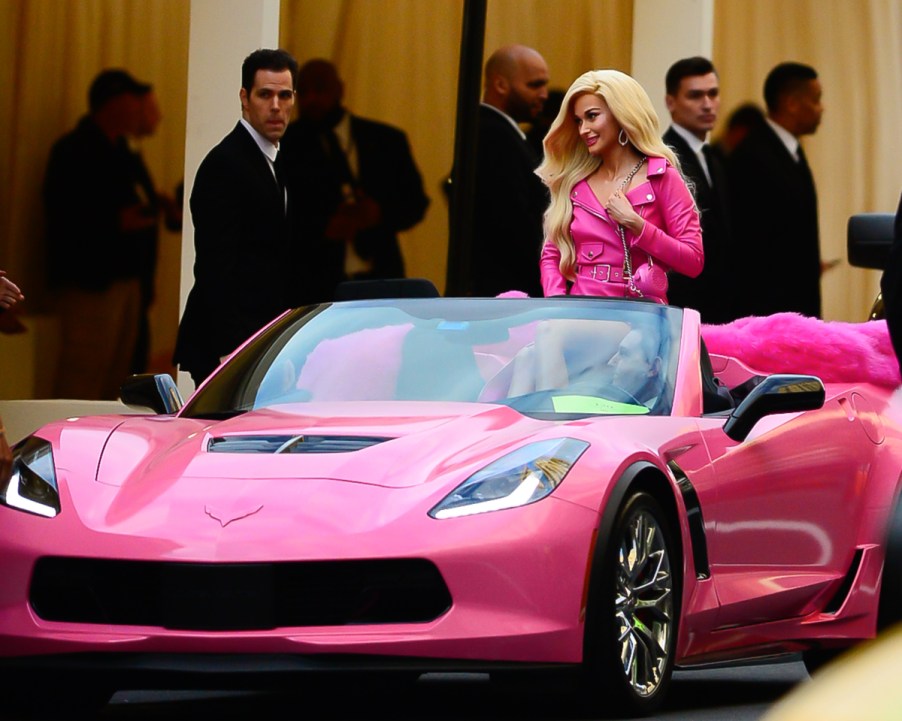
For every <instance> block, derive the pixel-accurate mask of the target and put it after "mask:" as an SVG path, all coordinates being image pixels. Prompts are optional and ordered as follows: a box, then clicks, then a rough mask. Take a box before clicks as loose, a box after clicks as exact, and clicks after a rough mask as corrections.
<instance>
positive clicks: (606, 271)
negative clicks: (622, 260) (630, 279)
mask: <svg viewBox="0 0 902 721" xmlns="http://www.w3.org/2000/svg"><path fill="white" fill-rule="evenodd" d="M576 274H577V275H581V276H583V277H584V278H592V279H594V280H600V281H602V282H604V283H626V280H625V279H624V277H623V268H619V267H617V266H611V265H608V264H607V263H596V264H594V265H577V266H576Z"/></svg>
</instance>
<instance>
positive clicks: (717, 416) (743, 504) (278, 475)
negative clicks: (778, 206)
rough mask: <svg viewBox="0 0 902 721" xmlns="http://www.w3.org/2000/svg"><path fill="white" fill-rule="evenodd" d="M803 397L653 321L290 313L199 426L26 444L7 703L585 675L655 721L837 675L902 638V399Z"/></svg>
mask: <svg viewBox="0 0 902 721" xmlns="http://www.w3.org/2000/svg"><path fill="white" fill-rule="evenodd" d="M805 371H806V369H804V368H800V369H799V374H786V373H781V374H775V375H762V374H760V373H758V372H756V371H754V370H752V369H750V368H749V367H747V365H745V364H744V363H742V362H741V361H739V360H737V359H736V358H735V357H727V356H725V355H722V354H720V353H717V354H714V353H712V354H711V355H709V354H708V352H707V350H706V348H705V344H704V343H703V342H702V341H701V336H700V324H699V318H698V314H697V313H695V312H694V311H683V310H681V309H678V308H673V307H668V306H660V305H655V304H651V303H643V302H637V301H623V300H602V299H590V298H559V299H517V298H503V299H502V298H499V299H472V298H409V299H384V300H360V301H348V302H340V303H333V304H326V305H320V306H315V307H310V308H303V309H298V310H294V311H290V312H287V313H286V314H284V315H283V316H281V317H280V318H278V319H276V320H275V321H273V323H272V324H270V325H269V326H268V327H266V328H264V329H263V330H261V331H260V332H259V333H258V334H257V335H256V336H255V337H254V338H252V339H251V340H249V341H248V342H247V343H245V344H244V345H243V346H242V347H241V348H240V349H238V350H237V351H236V352H235V353H234V354H233V355H232V357H231V358H230V359H229V360H227V361H226V362H225V363H224V364H223V365H222V366H221V367H220V368H219V370H218V371H217V372H216V373H215V374H214V375H213V376H211V378H210V379H209V380H208V381H207V382H206V383H205V384H204V385H203V386H202V387H201V388H199V389H198V390H197V391H196V392H195V394H194V395H193V396H192V397H191V398H190V399H189V400H188V402H187V403H186V404H185V405H184V406H181V401H180V399H179V398H178V393H177V391H176V390H175V387H174V384H173V383H172V381H171V379H170V378H169V377H168V376H156V377H136V378H135V379H133V380H132V381H131V382H130V383H129V384H127V385H126V386H125V387H124V388H123V400H125V401H126V402H129V403H137V404H144V405H151V406H153V407H154V408H155V409H156V410H157V411H158V413H157V414H155V415H141V416H97V417H85V418H80V419H77V418H69V419H66V420H61V421H58V422H54V423H51V424H49V425H47V426H45V427H43V428H41V429H40V430H39V431H37V432H36V433H35V434H33V435H32V436H30V437H29V438H27V439H25V440H24V441H23V442H21V443H19V444H18V445H17V446H16V448H15V465H14V473H13V477H12V479H11V481H10V482H9V483H8V484H7V485H6V486H5V487H0V528H2V546H0V567H2V569H3V583H2V585H0V671H2V676H3V679H4V684H5V686H6V689H5V691H4V695H3V699H4V702H5V703H9V702H10V701H11V700H17V701H18V702H25V703H27V702H29V701H30V700H32V699H31V697H30V694H32V693H33V691H32V689H33V688H34V685H33V683H29V684H18V683H16V679H20V678H25V679H31V680H32V681H33V680H34V679H35V678H37V677H39V676H40V677H44V678H46V679H47V680H46V682H45V683H44V684H43V688H44V691H43V692H42V693H41V694H40V696H41V698H39V699H34V700H39V701H41V702H46V701H47V700H48V698H50V697H53V695H54V694H56V695H57V696H58V697H59V698H60V699H62V702H63V703H65V704H66V705H67V706H69V705H71V704H72V703H73V695H78V696H79V697H80V698H81V699H82V700H92V701H95V702H96V701H103V700H104V699H108V698H109V695H110V694H111V693H112V692H113V691H114V690H115V689H116V688H125V687H128V688H141V687H152V686H162V687H173V686H174V685H183V684H185V683H193V684H195V686H194V687H196V685H197V684H201V685H209V684H211V683H212V681H211V679H217V680H219V679H232V680H231V683H233V684H236V683H237V684H241V685H247V684H251V683H254V682H255V681H257V680H258V677H259V679H261V680H270V679H285V678H293V677H296V676H297V674H303V673H308V674H317V673H329V674H331V673H338V672H342V671H349V672H367V673H378V672H380V671H382V672H392V673H396V672H405V673H410V674H411V675H412V674H414V673H419V672H426V671H479V672H489V673H493V674H494V673H497V674H499V675H507V676H510V675H515V674H516V672H518V671H524V672H526V671H528V672H537V671H543V672H555V671H560V672H566V673H565V675H567V676H568V677H570V678H572V679H573V680H574V681H575V683H576V684H577V685H578V688H579V689H580V690H581V691H582V692H583V693H584V694H585V698H587V699H588V700H589V701H590V702H591V703H593V704H594V705H595V707H596V708H597V709H607V708H613V707H614V706H615V705H616V706H618V707H619V708H620V709H621V710H624V709H625V710H627V711H630V712H634V713H644V712H648V711H650V710H651V709H653V708H654V707H656V706H657V705H658V704H659V703H660V702H661V701H662V699H663V697H664V695H665V693H666V690H667V687H668V682H669V679H670V675H671V671H672V669H673V668H674V666H675V665H677V666H680V667H691V666H693V665H698V664H706V663H711V662H716V661H724V660H731V659H742V658H753V657H761V656H772V655H774V654H780V653H797V652H805V653H806V654H807V656H806V658H808V659H809V660H810V661H817V660H818V658H820V657H821V656H823V655H824V654H826V653H829V652H831V651H832V650H833V649H839V648H842V647H845V646H848V645H851V644H853V643H855V642H857V641H859V640H861V639H866V638H869V637H872V636H874V635H875V633H876V630H877V628H878V627H879V626H880V625H881V624H886V623H889V622H891V621H894V620H895V619H897V618H899V617H900V616H902V592H900V580H899V579H900V568H902V563H900V557H902V551H900V550H899V548H898V546H899V542H900V541H899V539H900V537H902V508H900V503H899V500H898V496H899V489H900V471H902V433H900V409H899V407H898V406H897V405H896V403H895V400H894V395H893V391H892V389H889V388H886V387H882V386H879V385H875V384H872V383H868V382H865V381H860V382H842V383H833V382H830V383H828V384H827V385H826V387H825V384H824V382H822V380H821V379H820V378H819V377H817V376H815V375H811V374H806V375H802V373H805ZM884 569H888V570H892V571H893V574H888V573H886V572H884ZM195 672H196V674H197V675H196V676H192V674H193V673H195ZM230 674H231V676H230ZM198 678H200V679H202V680H200V681H198ZM186 679H192V680H190V681H189V680H186Z"/></svg>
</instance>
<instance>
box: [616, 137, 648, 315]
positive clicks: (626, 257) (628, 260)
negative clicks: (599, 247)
mask: <svg viewBox="0 0 902 721" xmlns="http://www.w3.org/2000/svg"><path fill="white" fill-rule="evenodd" d="M645 159H646V158H645V156H644V155H643V156H642V157H641V158H639V162H638V163H636V165H635V166H634V167H633V169H632V170H631V171H630V172H629V173H627V176H626V177H625V178H624V179H623V182H622V183H621V184H620V191H621V192H623V190H624V189H625V188H627V187H628V186H629V184H630V181H631V180H632V179H633V178H634V177H636V173H638V172H639V168H641V167H642V163H644V162H645ZM617 232H618V233H619V234H620V242H621V243H623V275H624V277H626V281H627V283H629V290H630V292H631V293H635V294H636V295H637V296H639V297H640V298H641V297H642V291H641V290H639V288H637V287H636V284H635V282H634V281H633V259H632V257H631V256H630V249H629V246H628V245H627V244H626V231H625V230H624V228H623V226H622V225H620V224H619V223H618V224H617Z"/></svg>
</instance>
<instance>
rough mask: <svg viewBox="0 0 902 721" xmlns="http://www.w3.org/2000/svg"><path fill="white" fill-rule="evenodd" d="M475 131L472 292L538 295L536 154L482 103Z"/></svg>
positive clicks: (540, 193) (540, 206)
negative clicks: (476, 139)
mask: <svg viewBox="0 0 902 721" xmlns="http://www.w3.org/2000/svg"><path fill="white" fill-rule="evenodd" d="M478 132H479V136H478V141H477V144H478V146H477V154H476V188H475V198H474V207H473V234H474V238H473V243H472V248H473V253H472V273H471V277H472V286H471V289H472V294H473V295H474V296H494V295H497V294H498V293H503V292H504V291H508V290H522V291H525V292H526V293H529V295H531V296H534V297H539V298H541V297H542V286H541V283H540V280H539V256H540V254H541V250H542V241H543V239H544V233H543V230H542V216H543V215H544V213H545V209H546V207H547V206H548V194H547V191H546V188H545V185H544V184H543V183H542V181H541V180H539V178H538V176H537V175H536V174H535V172H534V171H535V169H536V167H537V166H538V165H539V160H540V159H539V158H538V157H536V155H535V153H534V152H533V150H532V148H531V147H530V145H529V144H528V143H527V141H526V140H524V139H523V138H522V137H521V136H520V135H519V134H518V133H517V130H516V128H514V127H513V126H512V125H511V124H510V122H508V120H507V119H505V118H503V117H502V116H501V115H499V114H498V113H497V112H496V111H495V110H492V109H491V108H487V107H485V106H483V105H481V106H480V107H479V131H478ZM451 210H452V212H454V209H453V208H452V209H451Z"/></svg>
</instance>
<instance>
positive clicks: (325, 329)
mask: <svg viewBox="0 0 902 721" xmlns="http://www.w3.org/2000/svg"><path fill="white" fill-rule="evenodd" d="M681 323H682V311H681V310H680V309H678V308H673V307H669V306H661V305H657V304H653V303H645V302H637V301H632V300H611V299H589V298H555V299H532V298H522V299H507V298H503V299H502V298H491V299H485V298H481V299H475V298H474V299H470V298H417V299H391V300H366V301H349V302H343V303H332V304H325V305H319V306H314V307H310V308H302V309H298V310H295V311H292V312H290V313H287V314H286V315H285V316H283V317H282V318H280V319H279V320H278V321H276V322H275V323H274V324H273V325H271V326H270V327H269V328H268V329H266V330H265V331H264V332H263V333H262V334H260V335H259V336H258V337H257V338H256V339H255V340H254V341H253V342H252V343H250V344H248V345H247V346H246V347H245V348H243V349H242V350H241V351H240V352H239V353H238V354H236V355H235V356H234V357H233V358H232V359H231V360H230V361H229V362H228V363H226V364H225V365H224V366H222V367H221V368H220V369H219V370H218V371H217V372H216V374H214V376H213V377H212V378H210V380H209V382H208V383H207V385H205V386H204V387H203V388H202V389H201V390H200V391H199V392H198V393H196V394H195V395H194V396H193V397H192V399H191V400H190V401H189V403H188V404H187V405H186V406H185V408H184V409H183V410H182V412H181V414H180V415H182V416H188V417H204V418H224V417H229V416H233V415H236V414H239V413H243V412H246V411H250V410H257V409H261V408H272V407H277V406H279V407H283V408H285V409H286V410H288V409H287V406H288V405H289V404H309V403H318V402H324V401H328V402H337V401H340V402H353V403H360V402H363V401H462V402H469V403H493V404H503V405H507V406H510V407H512V408H514V409H516V410H518V411H520V412H522V413H524V414H528V415H535V416H538V417H548V416H550V417H565V416H566V417H573V416H588V415H635V414H652V415H664V414H668V413H669V412H670V407H671V403H672V398H673V379H674V377H675V374H676V365H677V357H678V354H679V348H678V346H679V337H680V327H681Z"/></svg>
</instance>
